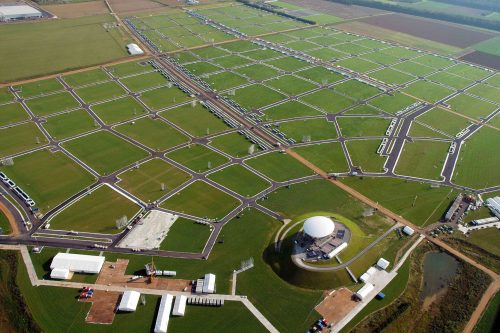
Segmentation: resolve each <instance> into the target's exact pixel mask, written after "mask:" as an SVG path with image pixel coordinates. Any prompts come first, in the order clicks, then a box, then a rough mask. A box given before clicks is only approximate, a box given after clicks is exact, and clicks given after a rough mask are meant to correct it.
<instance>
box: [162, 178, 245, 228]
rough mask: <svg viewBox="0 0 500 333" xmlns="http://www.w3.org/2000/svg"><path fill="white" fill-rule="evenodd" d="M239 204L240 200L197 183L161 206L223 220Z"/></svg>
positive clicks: (204, 184)
mask: <svg viewBox="0 0 500 333" xmlns="http://www.w3.org/2000/svg"><path fill="white" fill-rule="evenodd" d="M238 204H239V202H238V200H236V199H235V198H233V197H231V196H229V195H228V194H226V193H224V192H222V191H220V190H218V189H216V188H215V187H213V186H211V185H209V184H207V183H205V182H203V181H197V182H194V183H192V184H191V185H189V186H188V187H186V188H184V189H182V191H180V192H178V193H176V194H175V195H174V196H172V197H170V198H168V199H167V200H165V201H164V202H163V203H162V204H161V206H162V207H163V208H167V209H171V210H174V211H177V212H181V213H185V214H189V215H193V216H197V217H201V218H209V219H222V218H223V217H224V216H226V215H227V214H229V213H230V212H231V211H232V210H233V209H235V208H236V207H238Z"/></svg>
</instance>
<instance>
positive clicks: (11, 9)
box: [0, 5, 42, 16]
mask: <svg viewBox="0 0 500 333" xmlns="http://www.w3.org/2000/svg"><path fill="white" fill-rule="evenodd" d="M0 15H4V16H13V15H42V13H41V12H40V11H39V10H37V9H35V8H33V7H30V6H27V5H15V6H0Z"/></svg>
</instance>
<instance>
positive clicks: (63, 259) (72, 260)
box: [50, 252, 105, 274]
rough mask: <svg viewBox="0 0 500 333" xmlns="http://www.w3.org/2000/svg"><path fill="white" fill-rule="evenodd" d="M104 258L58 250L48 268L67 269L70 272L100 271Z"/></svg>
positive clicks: (94, 272) (93, 272)
mask: <svg viewBox="0 0 500 333" xmlns="http://www.w3.org/2000/svg"><path fill="white" fill-rule="evenodd" d="M104 259H105V258H104V257H103V256H90V255H85V254H74V253H62V252H59V253H58V254H56V255H55V257H54V258H53V259H52V263H51V264H50V269H52V270H53V269H56V268H57V269H67V270H68V271H70V272H77V273H92V274H96V273H99V272H100V271H101V268H102V265H103V264H104Z"/></svg>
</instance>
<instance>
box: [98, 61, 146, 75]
mask: <svg viewBox="0 0 500 333" xmlns="http://www.w3.org/2000/svg"><path fill="white" fill-rule="evenodd" d="M107 69H108V70H109V71H110V72H111V73H112V74H113V75H114V76H116V77H125V76H129V75H133V74H140V73H144V72H148V71H151V70H153V67H152V66H151V65H150V64H148V63H145V62H136V61H129V62H124V63H122V64H118V65H113V66H109V67H107Z"/></svg>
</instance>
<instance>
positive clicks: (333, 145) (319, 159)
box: [293, 142, 349, 173]
mask: <svg viewBox="0 0 500 333" xmlns="http://www.w3.org/2000/svg"><path fill="white" fill-rule="evenodd" d="M293 150H295V152H297V153H298V154H299V155H301V156H302V157H304V158H306V159H307V160H308V161H310V162H311V163H313V164H314V165H316V166H317V167H319V168H320V169H322V170H324V171H326V172H339V173H340V172H347V171H349V167H348V165H347V161H346V157H345V155H344V151H343V150H342V147H341V146H340V143H338V142H329V143H322V144H314V145H307V146H303V147H296V148H294V149H293Z"/></svg>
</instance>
